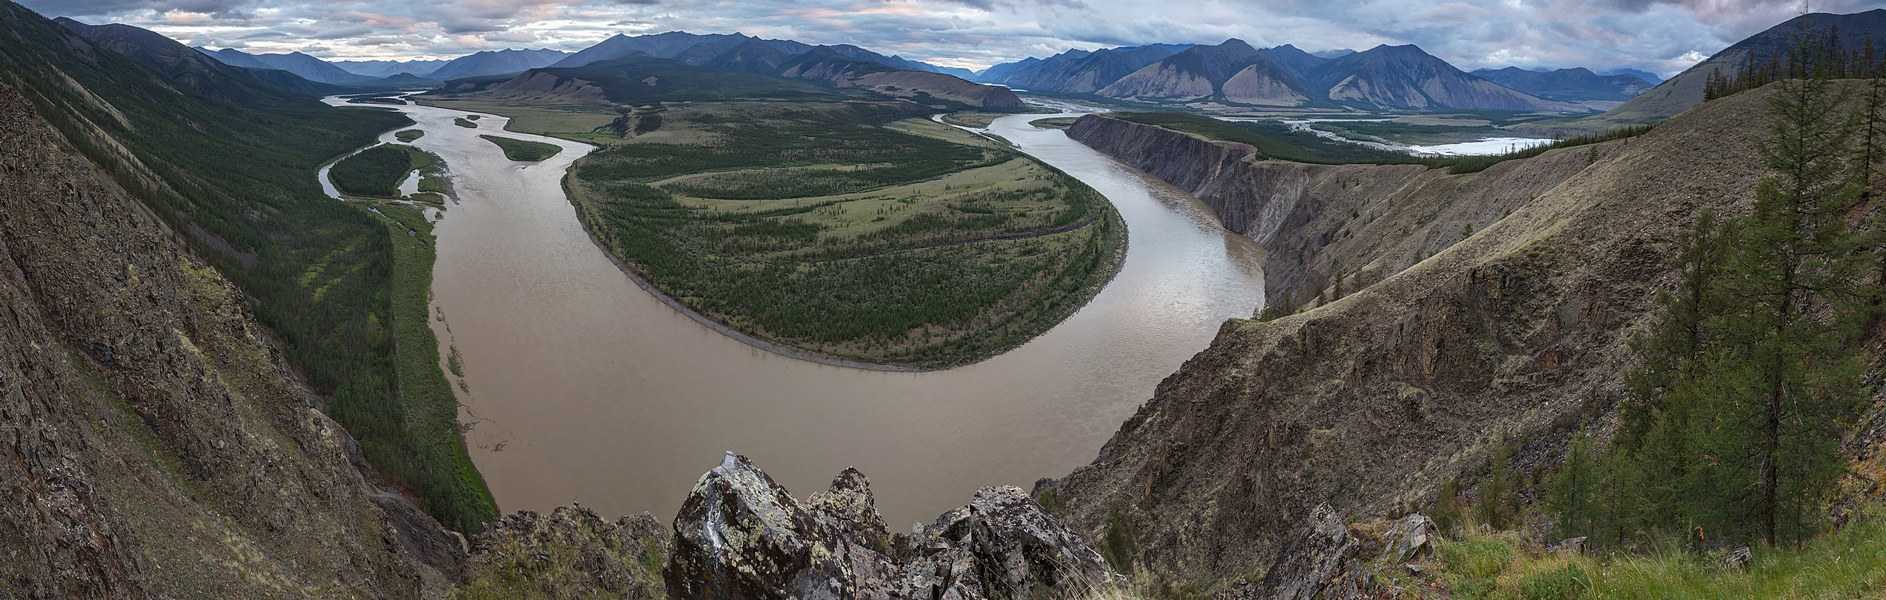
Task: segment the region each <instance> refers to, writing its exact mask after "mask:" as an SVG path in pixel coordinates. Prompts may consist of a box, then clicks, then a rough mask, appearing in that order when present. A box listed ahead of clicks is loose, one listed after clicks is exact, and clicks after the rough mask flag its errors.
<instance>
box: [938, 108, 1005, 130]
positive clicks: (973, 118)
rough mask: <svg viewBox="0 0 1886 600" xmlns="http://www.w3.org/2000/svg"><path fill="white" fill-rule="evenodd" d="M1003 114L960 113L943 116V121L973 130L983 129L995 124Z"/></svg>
mask: <svg viewBox="0 0 1886 600" xmlns="http://www.w3.org/2000/svg"><path fill="white" fill-rule="evenodd" d="M1001 116H1003V113H988V112H959V113H950V114H947V115H943V121H944V122H947V123H949V124H951V125H961V126H963V127H969V128H972V129H982V128H984V127H988V126H989V124H990V123H994V122H995V120H996V118H998V117H1001Z"/></svg>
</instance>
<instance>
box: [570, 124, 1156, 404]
mask: <svg viewBox="0 0 1886 600" xmlns="http://www.w3.org/2000/svg"><path fill="white" fill-rule="evenodd" d="M720 108H722V107H714V106H698V105H697V106H690V107H684V108H675V109H670V110H668V111H667V113H666V114H665V115H664V118H663V121H662V122H663V125H662V127H661V129H657V130H650V131H644V132H642V133H639V134H635V135H633V136H632V137H629V138H627V139H624V140H622V141H620V142H619V143H615V144H610V145H606V146H604V147H603V148H602V149H600V150H598V151H597V152H595V153H593V154H591V155H590V156H588V157H585V158H584V159H582V160H581V161H579V162H578V164H577V167H576V168H575V169H574V170H573V171H572V175H571V177H570V179H569V182H568V187H569V189H570V192H571V198H572V200H573V201H574V202H575V203H576V204H577V206H578V208H579V211H578V213H579V215H580V216H581V217H582V218H583V221H584V223H585V226H586V227H587V228H588V229H589V230H590V231H591V232H592V234H594V235H595V237H596V238H597V240H598V241H599V242H600V243H601V244H602V245H603V246H604V247H605V248H606V249H608V250H609V251H610V252H611V254H613V255H615V256H616V257H617V258H618V259H619V260H621V261H622V262H623V263H624V264H626V265H628V266H630V267H631V268H632V269H634V270H635V271H636V272H637V273H638V274H639V275H641V276H642V277H643V278H645V279H647V280H648V281H650V282H652V283H653V284H654V285H655V286H657V287H658V288H660V289H661V290H663V291H664V292H666V293H667V294H668V295H670V296H671V297H673V298H675V299H677V300H679V301H680V302H682V303H684V304H686V305H687V306H689V307H690V308H692V309H694V310H696V311H698V312H700V313H702V314H704V315H706V316H708V317H710V318H712V319H714V320H716V321H719V322H721V323H724V324H726V325H729V326H731V327H733V328H735V329H739V330H741V331H744V332H747V333H750V334H753V335H755V336H756V337H759V338H762V339H765V340H769V341H772V342H775V343H778V344H782V345H786V346H791V347H795V348H799V349H802V350H807V351H810V352H813V353H817V354H822V355H827V356H832V357H838V358H844V359H848V360H857V361H864V362H874V363H887V364H895V365H902V366H910V367H920V368H934V367H946V366H952V365H956V364H962V363H965V362H970V361H973V360H977V359H980V358H983V357H986V356H989V355H992V354H995V353H998V352H1000V351H1002V350H1005V349H1007V348H1010V347H1013V346H1015V345H1018V344H1020V343H1021V342H1024V341H1026V340H1028V339H1030V338H1032V337H1033V336H1035V335H1037V334H1039V333H1041V332H1042V331H1045V330H1046V329H1048V328H1050V327H1052V326H1053V325H1054V324H1055V323H1058V322H1060V321H1061V320H1062V319H1064V318H1066V316H1067V315H1069V314H1072V313H1073V311H1074V310H1076V309H1078V308H1079V307H1080V306H1081V305H1083V304H1085V302H1086V301H1087V299H1088V298H1090V297H1092V295H1093V294H1094V293H1096V292H1098V290H1099V288H1100V286H1101V285H1102V284H1104V283H1105V282H1106V281H1107V280H1108V279H1110V278H1111V277H1112V275H1113V273H1114V271H1115V270H1116V269H1117V267H1118V264H1119V260H1120V258H1121V256H1122V254H1123V249H1124V245H1125V225H1124V223H1123V222H1122V221H1120V219H1119V216H1118V215H1117V214H1116V213H1115V212H1114V211H1113V210H1112V208H1111V206H1109V205H1108V204H1107V202H1106V200H1105V199H1104V198H1102V197H1100V195H1099V194H1098V193H1096V192H1094V191H1093V190H1092V189H1089V188H1087V187H1086V186H1084V185H1082V184H1081V183H1079V182H1078V181H1076V180H1074V179H1072V178H1070V177H1068V176H1066V175H1064V174H1062V173H1060V172H1058V171H1055V170H1053V169H1051V168H1049V167H1047V166H1045V165H1042V164H1040V163H1037V162H1035V161H1034V160H1032V159H1029V158H1027V157H1025V156H1021V155H1019V154H1016V153H1014V152H1013V151H1010V150H1008V149H1005V148H1002V147H1000V146H998V145H996V144H993V143H990V142H988V141H987V140H984V139H981V138H979V137H977V136H974V135H972V134H968V133H966V132H963V131H961V130H959V129H956V128H953V127H948V126H945V125H941V124H937V123H934V122H931V121H929V120H928V119H926V118H900V117H903V116H904V115H903V114H900V113H897V112H895V111H890V112H886V111H885V109H883V108H873V107H858V106H843V105H839V106H832V105H824V106H802V107H799V108H797V109H780V108H778V107H774V109H773V111H772V112H766V111H764V110H743V111H724V110H720ZM741 115H747V116H746V117H744V118H743V117H742V116H741ZM752 115H759V117H758V118H754V117H753V116H752ZM670 128H672V129H670ZM663 130H667V131H666V132H664V131H663ZM655 140H667V141H655Z"/></svg>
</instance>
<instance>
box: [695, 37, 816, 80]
mask: <svg viewBox="0 0 1886 600" xmlns="http://www.w3.org/2000/svg"><path fill="white" fill-rule="evenodd" d="M803 53H804V51H800V52H793V51H792V49H791V48H788V47H782V46H781V45H780V44H776V43H770V41H769V40H758V39H754V40H747V41H745V42H742V43H741V44H740V45H738V46H734V47H733V48H730V49H728V50H727V51H726V52H722V53H720V54H719V55H717V56H715V57H713V58H711V59H708V60H707V61H705V62H701V63H699V64H700V65H701V66H702V67H706V68H709V69H720V70H724V71H739V72H742V73H764V74H768V75H771V74H774V73H778V72H779V71H780V69H781V68H782V67H784V66H785V65H786V63H787V62H788V61H791V60H792V57H794V56H797V55H799V54H803Z"/></svg>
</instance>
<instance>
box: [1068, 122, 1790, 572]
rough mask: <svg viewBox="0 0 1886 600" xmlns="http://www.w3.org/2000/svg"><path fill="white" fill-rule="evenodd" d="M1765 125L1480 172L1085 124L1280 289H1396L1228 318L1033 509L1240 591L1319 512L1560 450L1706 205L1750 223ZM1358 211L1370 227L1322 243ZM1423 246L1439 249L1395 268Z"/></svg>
mask: <svg viewBox="0 0 1886 600" xmlns="http://www.w3.org/2000/svg"><path fill="white" fill-rule="evenodd" d="M1768 114H1769V109H1768V105H1767V94H1766V93H1750V94H1742V95H1738V96H1736V97H1732V98H1728V99H1725V100H1723V101H1719V102H1713V103H1710V104H1707V105H1704V106H1702V107H1700V108H1698V109H1697V110H1694V111H1691V112H1690V113H1687V114H1685V115H1683V116H1680V117H1678V118H1676V119H1673V120H1671V121H1670V122H1668V123H1666V124H1665V125H1663V126H1660V127H1659V128H1658V129H1656V130H1655V131H1652V132H1651V133H1649V134H1646V135H1644V136H1642V137H1639V138H1634V139H1629V140H1624V141H1618V142H1611V143H1608V144H1605V145H1599V146H1593V147H1581V148H1572V149H1566V150H1559V151H1554V152H1550V153H1547V154H1545V155H1543V156H1541V157H1538V158H1534V159H1529V160H1525V161H1518V162H1515V163H1513V164H1510V165H1504V166H1503V169H1495V170H1489V171H1487V172H1485V173H1481V174H1479V175H1476V176H1449V175H1445V174H1442V173H1438V172H1430V171H1425V170H1422V169H1420V168H1418V167H1310V166H1303V165H1284V164H1274V163H1263V162H1259V161H1257V160H1256V158H1255V157H1254V156H1252V151H1251V150H1250V149H1248V148H1240V147H1236V146H1230V147H1226V146H1225V145H1222V144H1210V143H1206V142H1202V141H1198V140H1184V139H1179V138H1177V137H1174V136H1173V135H1170V134H1169V132H1168V133H1160V132H1152V131H1145V130H1142V129H1140V128H1138V127H1135V126H1129V125H1125V124H1121V123H1119V122H1117V121H1112V120H1108V119H1104V118H1100V117H1088V118H1085V119H1084V123H1077V126H1076V131H1075V132H1074V133H1073V135H1075V137H1076V139H1080V140H1083V141H1085V142H1087V143H1089V144H1092V145H1095V146H1096V147H1098V148H1100V149H1101V150H1102V151H1105V152H1108V153H1111V154H1115V155H1118V156H1121V157H1122V158H1123V159H1124V160H1125V161H1126V162H1127V163H1129V164H1133V165H1136V166H1142V167H1143V168H1146V169H1148V171H1149V172H1151V173H1153V174H1154V175H1156V176H1158V177H1160V178H1162V179H1166V180H1167V181H1171V182H1174V184H1175V185H1177V186H1178V187H1180V188H1183V189H1188V190H1194V191H1196V192H1197V193H1199V194H1200V197H1201V199H1204V200H1206V201H1207V203H1210V204H1212V205H1213V206H1214V207H1215V208H1217V209H1218V210H1219V212H1220V214H1221V215H1224V216H1225V217H1226V224H1227V226H1230V227H1233V228H1234V229H1239V230H1241V231H1247V232H1251V233H1252V234H1253V235H1254V237H1256V238H1257V239H1258V240H1259V241H1262V242H1265V243H1266V246H1267V247H1269V248H1270V249H1271V252H1272V257H1271V264H1272V265H1273V266H1272V267H1271V268H1273V269H1276V270H1278V271H1279V272H1282V273H1286V275H1283V276H1282V277H1283V278H1284V282H1285V283H1283V284H1282V285H1278V286H1277V287H1276V288H1274V289H1275V290H1276V291H1274V292H1273V294H1292V293H1293V291H1294V292H1295V293H1297V294H1301V293H1302V292H1303V291H1305V290H1304V287H1303V283H1301V282H1297V283H1289V277H1290V276H1289V275H1288V274H1287V273H1288V272H1289V271H1291V270H1292V269H1298V268H1302V267H1301V266H1300V265H1299V264H1293V263H1299V262H1300V264H1302V265H1315V264H1319V263H1321V262H1323V261H1329V260H1332V256H1331V255H1340V256H1341V257H1342V258H1343V262H1344V264H1350V265H1357V266H1362V265H1371V266H1374V267H1375V268H1378V269H1379V272H1380V273H1383V274H1384V276H1383V278H1382V280H1381V281H1379V282H1376V283H1374V284H1373V285H1370V286H1367V287H1364V288H1361V289H1360V291H1357V292H1355V293H1353V294H1351V295H1349V296H1347V297H1344V298H1342V299H1341V300H1338V301H1334V302H1331V303H1328V304H1326V305H1323V306H1319V307H1316V308H1314V309H1311V310H1306V311H1304V312H1300V313H1298V314H1295V315H1292V316H1288V317H1284V318H1281V319H1277V320H1274V321H1270V322H1256V321H1232V322H1228V323H1226V324H1225V325H1224V327H1223V328H1222V329H1221V330H1220V332H1219V334H1218V336H1217V338H1216V339H1215V340H1214V341H1213V342H1212V344H1211V346H1210V347H1209V348H1207V349H1206V350H1205V351H1203V352H1201V353H1199V354H1198V355H1197V356H1196V357H1194V358H1193V359H1191V360H1190V361H1188V362H1187V363H1186V364H1185V366H1184V367H1183V368H1181V369H1180V370H1179V371H1178V372H1177V373H1175V374H1174V375H1173V376H1171V377H1169V378H1167V379H1166V380H1165V381H1164V382H1162V383H1161V384H1160V385H1159V386H1158V389H1157V391H1156V393H1155V394H1154V396H1153V398H1152V399H1151V400H1149V401H1148V402H1147V403H1146V404H1145V405H1144V406H1142V407H1141V409H1140V410H1139V411H1138V412H1137V414H1135V415H1134V416H1133V417H1132V418H1131V419H1129V420H1128V421H1127V422H1126V423H1125V424H1124V425H1122V426H1121V428H1120V430H1119V432H1118V433H1116V434H1115V435H1114V437H1113V439H1111V440H1110V441H1109V442H1108V443H1107V444H1106V446H1105V447H1104V448H1103V449H1102V450H1101V452H1100V454H1099V456H1098V457H1097V458H1096V459H1095V461H1094V462H1093V463H1092V464H1091V465H1088V466H1085V467H1081V468H1079V469H1077V470H1075V471H1074V472H1073V473H1071V474H1069V475H1068V476H1067V477H1065V478H1063V479H1061V480H1059V481H1050V482H1044V483H1043V484H1042V485H1041V486H1040V487H1039V488H1038V489H1037V494H1039V495H1044V496H1045V495H1052V496H1053V497H1055V498H1058V499H1060V500H1061V502H1062V506H1063V507H1064V509H1063V510H1062V514H1063V516H1064V517H1066V518H1067V519H1069V520H1070V521H1071V522H1072V523H1074V525H1075V527H1076V529H1077V530H1080V531H1084V532H1088V533H1089V534H1090V535H1103V534H1104V532H1113V531H1129V532H1135V533H1136V534H1135V535H1132V537H1133V542H1134V544H1133V548H1134V549H1135V552H1134V553H1135V555H1136V557H1137V560H1139V561H1140V562H1141V563H1142V564H1145V565H1147V566H1148V567H1149V568H1151V569H1153V570H1155V572H1159V573H1163V574H1166V575H1167V576H1168V577H1171V578H1174V579H1178V580H1211V579H1214V578H1217V579H1220V580H1227V579H1230V578H1235V577H1240V576H1245V575H1248V574H1250V573H1253V572H1255V571H1257V570H1258V569H1259V567H1260V566H1261V565H1265V564H1268V561H1270V560H1271V559H1273V558H1275V557H1276V555H1277V554H1278V552H1279V548H1280V546H1281V544H1283V543H1284V542H1285V541H1286V540H1285V538H1286V537H1287V536H1289V535H1290V533H1291V532H1295V531H1299V530H1301V528H1302V526H1303V524H1304V522H1305V520H1306V518H1307V517H1308V516H1309V515H1310V514H1311V513H1312V510H1313V509H1314V508H1315V507H1316V506H1319V505H1323V504H1327V505H1329V506H1330V507H1331V508H1333V509H1334V510H1335V511H1336V512H1337V513H1338V514H1342V515H1344V516H1345V517H1348V518H1363V519H1367V518H1380V517H1386V516H1392V515H1393V514H1394V513H1395V511H1396V510H1397V507H1401V506H1410V505H1414V506H1419V505H1424V504H1427V503H1429V502H1431V501H1432V500H1433V499H1434V498H1435V494H1436V492H1437V490H1438V489H1439V488H1440V487H1441V486H1442V485H1444V484H1445V483H1446V482H1447V481H1449V480H1452V479H1455V478H1461V477H1464V476H1471V475H1472V474H1474V473H1476V472H1479V471H1480V470H1481V469H1484V468H1485V465H1486V463H1487V461H1488V460H1489V458H1490V456H1491V453H1492V451H1493V450H1494V448H1495V446H1496V444H1497V443H1498V442H1496V440H1498V439H1500V438H1501V437H1502V436H1504V438H1505V439H1510V440H1518V441H1521V442H1523V443H1525V444H1526V445H1527V446H1526V448H1527V449H1530V451H1531V452H1532V454H1527V451H1528V450H1526V449H1522V452H1521V456H1535V457H1536V456H1539V455H1540V454H1541V453H1545V454H1546V455H1549V453H1550V452H1552V451H1553V449H1554V448H1556V447H1558V446H1559V445H1561V444H1563V442H1564V440H1565V439H1566V437H1567V435H1568V434H1569V432H1570V431H1571V430H1573V429H1576V428H1577V427H1579V426H1580V425H1581V424H1584V423H1588V422H1595V421H1594V420H1600V419H1604V418H1606V417H1604V415H1605V414H1606V413H1607V412H1608V411H1609V410H1610V409H1611V408H1612V407H1613V406H1614V405H1615V402H1616V400H1617V398H1618V395H1619V393H1620V389H1621V386H1622V377H1623V373H1624V372H1625V371H1626V369H1627V366H1628V365H1627V362H1628V351H1627V348H1626V344H1625V340H1626V339H1627V338H1628V336H1629V334H1630V333H1631V332H1632V331H1633V330H1635V329H1636V328H1637V327H1639V326H1640V325H1641V324H1642V323H1643V322H1644V321H1645V319H1646V318H1647V316H1648V315H1649V314H1650V312H1651V311H1652V310H1653V307H1654V303H1655V291H1656V290H1657V289H1659V288H1660V287H1663V286H1665V285H1667V284H1668V283H1669V282H1671V281H1672V280H1673V265H1672V256H1673V253H1674V251H1675V248H1676V246H1677V237H1678V232H1679V231H1681V230H1683V229H1684V228H1685V227H1686V226H1687V225H1688V224H1689V223H1690V222H1691V221H1692V220H1693V219H1694V216H1695V215H1696V213H1697V212H1698V211H1700V210H1704V209H1710V210H1716V211H1718V212H1722V213H1736V212H1739V211H1743V210H1745V209H1746V206H1747V204H1748V202H1749V201H1750V199H1751V198H1752V197H1753V189H1754V184H1755V182H1756V180H1757V179H1758V178H1759V176H1760V174H1761V173H1760V170H1759V168H1758V167H1757V166H1756V165H1759V164H1760V163H1759V160H1758V159H1757V157H1756V151H1755V144H1754V139H1755V138H1757V137H1760V136H1762V135H1764V134H1765V133H1766V131H1767V126H1766V125H1767V123H1766V120H1767V118H1768ZM1162 154H1170V155H1171V156H1162ZM1496 183H1497V184H1498V185H1495V184H1496ZM1481 188H1485V189H1481ZM1421 189H1426V190H1429V191H1423V192H1414V191H1409V190H1421ZM1378 193H1379V194H1382V195H1380V196H1375V194H1378ZM1345 207H1353V208H1349V209H1348V210H1344V208H1345ZM1509 212H1510V214H1508V213H1509ZM1410 215H1414V216H1412V217H1411V216H1410ZM1474 215H1479V216H1481V218H1483V219H1484V220H1481V221H1478V222H1474V221H1472V220H1469V219H1468V218H1467V217H1471V216H1474ZM1343 218H1349V219H1358V220H1359V221H1358V223H1360V224H1362V225H1363V226H1362V228H1361V229H1359V230H1356V231H1354V232H1353V233H1352V234H1344V233H1341V232H1337V231H1332V230H1331V229H1329V228H1327V227H1328V226H1327V224H1330V223H1334V222H1336V221H1339V220H1341V219H1343ZM1369 219H1374V220H1375V221H1376V223H1377V224H1376V225H1369V224H1368V222H1369ZM1409 219H1413V220H1412V221H1409ZM1423 220H1426V221H1427V222H1429V225H1427V226H1425V227H1426V228H1425V229H1422V228H1410V229H1409V230H1406V231H1402V230H1400V229H1399V228H1398V226H1397V225H1396V223H1420V222H1422V221H1423ZM1306 223H1308V224H1309V225H1308V226H1306V225H1305V224H1306ZM1319 223H1320V224H1325V225H1323V226H1322V227H1320V228H1319V227H1318V226H1317V225H1316V224H1319ZM1463 226H1471V232H1467V231H1463V229H1464V228H1465V227H1463ZM1450 230H1451V231H1452V232H1453V235H1454V239H1445V238H1434V237H1433V236H1437V235H1444V234H1447V233H1448V232H1449V231H1450ZM1468 233H1470V234H1469V235H1465V236H1464V237H1465V239H1459V238H1460V237H1462V235H1463V234H1468ZM1331 234H1333V235H1331ZM1326 236H1327V237H1330V238H1332V241H1333V240H1335V239H1354V240H1360V241H1349V242H1344V243H1343V244H1332V243H1330V242H1328V241H1322V240H1321V238H1323V237H1326ZM1378 236H1379V237H1380V238H1382V239H1377V240H1365V239H1364V238H1369V237H1378ZM1292 239H1302V240H1311V241H1307V242H1292V241H1290V240H1292ZM1424 239H1425V240H1426V241H1423V240H1424ZM1417 247H1418V248H1423V251H1429V250H1431V251H1433V255H1432V256H1430V257H1427V258H1425V260H1418V261H1416V262H1414V263H1413V264H1412V265H1402V264H1401V263H1403V262H1406V260H1407V259H1406V258H1397V257H1398V256H1402V257H1405V253H1406V252H1407V251H1408V249H1409V248H1417ZM1295 251H1300V252H1301V254H1300V255H1298V254H1295V253H1294V252H1295ZM1401 266H1405V268H1398V267H1401ZM1308 270H1309V271H1311V272H1314V268H1313V267H1311V268H1310V269H1308ZM1535 460H1537V459H1535Z"/></svg>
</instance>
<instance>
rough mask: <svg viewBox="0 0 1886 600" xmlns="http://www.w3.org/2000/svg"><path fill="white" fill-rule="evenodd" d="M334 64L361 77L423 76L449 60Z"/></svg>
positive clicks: (375, 61)
mask: <svg viewBox="0 0 1886 600" xmlns="http://www.w3.org/2000/svg"><path fill="white" fill-rule="evenodd" d="M333 62H334V66H336V67H340V68H341V69H343V70H345V71H347V72H348V73H353V74H355V75H359V76H361V77H390V76H393V75H398V74H400V73H410V74H413V75H419V76H421V77H423V76H426V75H428V74H431V73H432V72H433V71H437V70H439V67H443V66H445V63H446V62H447V61H443V60H403V61H402V60H340V61H333Z"/></svg>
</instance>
